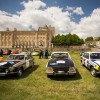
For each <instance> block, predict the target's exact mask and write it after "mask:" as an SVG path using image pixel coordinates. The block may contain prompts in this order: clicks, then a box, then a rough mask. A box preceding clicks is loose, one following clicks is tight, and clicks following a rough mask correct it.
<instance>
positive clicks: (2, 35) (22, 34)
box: [0, 26, 55, 49]
mask: <svg viewBox="0 0 100 100" xmlns="http://www.w3.org/2000/svg"><path fill="white" fill-rule="evenodd" d="M54 34H55V28H54V27H51V26H49V27H48V26H44V27H39V28H38V31H17V29H14V30H13V31H10V30H9V29H8V28H7V29H6V31H0V48H3V49H7V48H11V49H12V48H15V49H16V48H21V49H27V48H29V49H36V48H37V49H40V48H43V49H49V48H51V46H52V43H51V41H52V38H53V37H54Z"/></svg>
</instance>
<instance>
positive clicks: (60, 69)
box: [53, 67, 69, 72]
mask: <svg viewBox="0 0 100 100" xmlns="http://www.w3.org/2000/svg"><path fill="white" fill-rule="evenodd" d="M53 70H54V71H55V72H58V71H64V72H67V71H68V70H69V67H53Z"/></svg>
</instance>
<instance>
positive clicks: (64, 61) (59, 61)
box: [46, 52, 76, 77]
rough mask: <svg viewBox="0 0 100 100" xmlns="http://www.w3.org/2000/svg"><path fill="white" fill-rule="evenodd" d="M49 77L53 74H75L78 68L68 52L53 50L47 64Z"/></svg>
mask: <svg viewBox="0 0 100 100" xmlns="http://www.w3.org/2000/svg"><path fill="white" fill-rule="evenodd" d="M46 74H47V77H49V76H52V75H73V76H74V75H75V74H76V68H75V66H74V63H73V61H72V59H71V57H70V55H69V53H68V52H53V53H52V54H51V58H50V60H49V62H48V63H47V65H46Z"/></svg>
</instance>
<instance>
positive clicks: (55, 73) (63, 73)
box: [46, 71, 76, 76]
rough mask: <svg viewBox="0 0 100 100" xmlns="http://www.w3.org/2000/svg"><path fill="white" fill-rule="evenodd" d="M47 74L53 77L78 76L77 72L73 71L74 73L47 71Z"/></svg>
mask: <svg viewBox="0 0 100 100" xmlns="http://www.w3.org/2000/svg"><path fill="white" fill-rule="evenodd" d="M46 74H47V75H51V76H57V75H75V74H76V71H73V72H69V71H68V72H64V71H58V72H54V71H52V72H48V71H46Z"/></svg>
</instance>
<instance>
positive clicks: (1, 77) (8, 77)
mask: <svg viewBox="0 0 100 100" xmlns="http://www.w3.org/2000/svg"><path fill="white" fill-rule="evenodd" d="M38 67H39V65H34V67H29V68H27V69H26V70H25V71H24V72H23V75H22V76H21V77H18V76H17V75H16V74H15V75H14V74H13V75H7V76H0V80H12V79H13V80H18V79H21V78H26V77H28V76H29V75H30V74H31V73H32V72H34V71H35V70H37V68H38Z"/></svg>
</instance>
